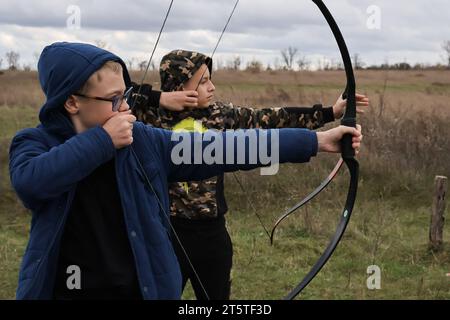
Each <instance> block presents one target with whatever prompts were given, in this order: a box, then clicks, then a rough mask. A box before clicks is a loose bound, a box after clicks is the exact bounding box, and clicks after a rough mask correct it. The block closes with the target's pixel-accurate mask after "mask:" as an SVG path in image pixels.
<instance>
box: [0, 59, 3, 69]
mask: <svg viewBox="0 0 450 320" xmlns="http://www.w3.org/2000/svg"><path fill="white" fill-rule="evenodd" d="M2 64H3V58H0V70H2Z"/></svg>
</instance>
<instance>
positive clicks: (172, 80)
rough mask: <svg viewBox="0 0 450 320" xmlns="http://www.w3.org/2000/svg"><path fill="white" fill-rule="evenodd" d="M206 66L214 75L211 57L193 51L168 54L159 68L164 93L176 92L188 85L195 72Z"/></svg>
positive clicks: (178, 51)
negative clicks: (185, 84)
mask: <svg viewBox="0 0 450 320" xmlns="http://www.w3.org/2000/svg"><path fill="white" fill-rule="evenodd" d="M203 64H206V65H207V66H208V69H209V73H210V74H212V60H211V58H210V57H208V56H206V55H204V54H202V53H198V52H193V51H187V50H173V51H171V52H169V53H168V54H166V55H165V56H164V57H163V58H162V60H161V65H160V67H159V75H160V77H161V90H162V91H166V92H167V91H176V90H178V89H179V88H180V87H181V85H183V84H184V83H186V82H187V81H188V80H189V79H190V78H192V76H193V75H194V74H195V72H196V71H197V70H198V69H199V68H200V67H201V66H202V65H203Z"/></svg>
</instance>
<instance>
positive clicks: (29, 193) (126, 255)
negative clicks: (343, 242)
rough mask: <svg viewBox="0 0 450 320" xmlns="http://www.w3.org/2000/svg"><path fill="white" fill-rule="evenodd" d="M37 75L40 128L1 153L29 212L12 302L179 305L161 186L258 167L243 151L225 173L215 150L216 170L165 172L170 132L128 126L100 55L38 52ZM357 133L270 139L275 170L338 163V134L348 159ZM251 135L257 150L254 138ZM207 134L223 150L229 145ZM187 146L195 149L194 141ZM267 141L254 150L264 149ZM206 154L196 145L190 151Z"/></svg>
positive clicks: (115, 75)
mask: <svg viewBox="0 0 450 320" xmlns="http://www.w3.org/2000/svg"><path fill="white" fill-rule="evenodd" d="M38 71H39V81H40V83H41V86H42V89H43V91H44V93H45V95H46V102H45V104H44V105H43V107H42V108H41V110H40V112H39V120H40V122H41V123H40V124H39V125H38V126H37V127H36V128H28V129H24V130H21V131H19V132H18V133H17V134H16V135H15V137H14V138H13V141H12V143H11V147H10V164H9V167H10V168H9V169H10V178H11V182H12V185H13V187H14V188H15V190H16V192H17V194H18V196H19V197H20V199H21V200H22V202H23V204H24V205H25V207H27V208H28V209H30V210H31V211H32V221H31V230H30V239H29V242H28V245H27V248H26V251H25V254H24V257H23V260H22V264H21V268H20V273H19V284H18V289H17V298H18V299H179V298H180V296H181V275H180V269H179V265H178V261H177V258H176V256H175V254H174V251H173V248H172V245H171V241H170V239H169V237H170V236H169V234H170V232H169V231H170V222H169V219H168V216H167V212H169V210H168V207H169V201H168V192H167V190H168V183H169V182H174V181H189V180H201V179H205V178H208V177H212V176H215V175H218V174H220V173H223V172H230V171H236V170H249V169H253V168H256V167H261V166H263V165H267V163H265V162H264V163H263V161H262V160H261V159H260V158H259V157H257V161H256V163H250V161H249V160H248V159H250V152H251V150H252V148H251V146H250V144H249V143H246V145H245V148H244V149H243V150H244V151H245V159H246V162H245V163H244V164H236V163H238V161H237V159H238V158H239V155H238V154H237V152H234V151H235V150H233V152H231V154H232V157H233V161H231V162H230V161H229V156H230V154H227V152H226V151H225V152H224V153H223V159H227V160H226V161H225V160H223V161H217V162H215V163H212V164H211V163H209V162H208V163H206V161H204V160H202V162H201V163H195V164H190V163H189V162H186V163H183V162H181V163H180V162H178V161H174V159H173V151H174V150H175V149H176V148H177V144H178V141H176V139H175V140H174V139H173V137H172V132H171V131H166V130H162V129H157V128H153V127H151V126H147V125H144V124H143V123H141V122H138V121H136V118H135V117H134V116H133V115H132V114H131V111H130V110H129V106H128V104H127V98H128V96H129V94H130V92H131V91H130V90H128V88H130V85H131V81H130V77H129V74H128V71H127V69H126V66H125V64H124V63H123V61H122V60H121V59H120V58H119V57H117V56H116V55H114V54H112V53H110V52H108V51H106V50H103V49H100V48H97V47H95V46H92V45H88V44H81V43H67V42H61V43H54V44H52V45H50V46H47V47H46V48H45V49H44V51H43V52H42V54H41V56H40V60H39V64H38ZM360 131H361V130H360V128H358V129H353V128H348V127H342V126H340V127H337V128H334V129H331V130H328V131H325V132H318V133H315V132H313V131H309V130H305V129H282V130H276V134H277V136H278V138H279V139H278V145H277V148H278V150H279V155H278V157H279V162H280V163H284V162H295V163H301V162H307V161H309V160H310V158H311V157H312V156H315V155H316V154H317V152H318V151H325V152H339V151H340V150H339V149H340V147H339V141H340V139H341V138H342V136H343V135H344V134H345V133H351V134H352V135H353V136H354V137H353V147H354V148H355V149H359V147H360V142H361V139H362V135H361V133H360ZM253 133H254V134H255V136H256V137H257V139H258V140H257V142H258V145H261V143H262V142H263V139H262V138H261V137H262V135H263V134H262V132H261V131H258V130H255V131H254V132H253ZM214 134H215V135H216V137H217V138H218V139H219V138H220V139H223V141H227V139H233V140H235V139H236V138H235V137H234V136H231V138H230V135H227V134H226V133H214ZM268 134H269V136H270V133H268ZM186 135H188V136H190V138H192V139H191V140H192V141H195V138H194V134H193V133H189V134H186ZM270 141H271V139H270V137H269V138H266V139H264V143H267V148H268V149H269V150H270V149H271V147H272V146H271V145H270ZM194 144H195V143H192V144H191V145H190V147H191V149H195V146H194ZM210 144H212V142H208V141H201V143H200V148H201V150H203V151H204V150H206V149H207V148H208V147H210ZM183 152H184V151H183ZM194 153H195V152H192V154H194ZM183 156H185V155H184V154H183ZM183 158H184V157H183ZM221 163H222V164H221Z"/></svg>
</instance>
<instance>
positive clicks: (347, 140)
mask: <svg viewBox="0 0 450 320" xmlns="http://www.w3.org/2000/svg"><path fill="white" fill-rule="evenodd" d="M341 125H343V126H347V127H352V128H356V118H343V119H342V120H341ZM352 139H353V135H352V134H350V133H347V134H345V135H344V136H343V137H342V140H341V150H342V151H341V153H342V158H343V159H351V158H354V157H355V149H353V147H352Z"/></svg>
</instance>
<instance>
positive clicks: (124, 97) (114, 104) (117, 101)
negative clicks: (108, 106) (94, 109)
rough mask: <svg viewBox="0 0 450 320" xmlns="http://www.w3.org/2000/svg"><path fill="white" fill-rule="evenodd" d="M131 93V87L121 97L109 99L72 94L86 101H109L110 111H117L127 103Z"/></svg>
mask: <svg viewBox="0 0 450 320" xmlns="http://www.w3.org/2000/svg"><path fill="white" fill-rule="evenodd" d="M132 92H133V87H130V88H128V89H127V90H126V91H125V93H124V94H123V95H118V96H114V97H112V98H110V99H108V98H102V97H89V96H86V95H84V94H81V93H74V94H73V95H74V96H78V97H83V98H88V99H94V100H100V101H109V102H111V103H112V111H113V112H115V111H118V110H119V108H120V106H121V105H122V102H123V101H124V100H125V101H127V102H128V99H129V98H130V96H131V93H132Z"/></svg>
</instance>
